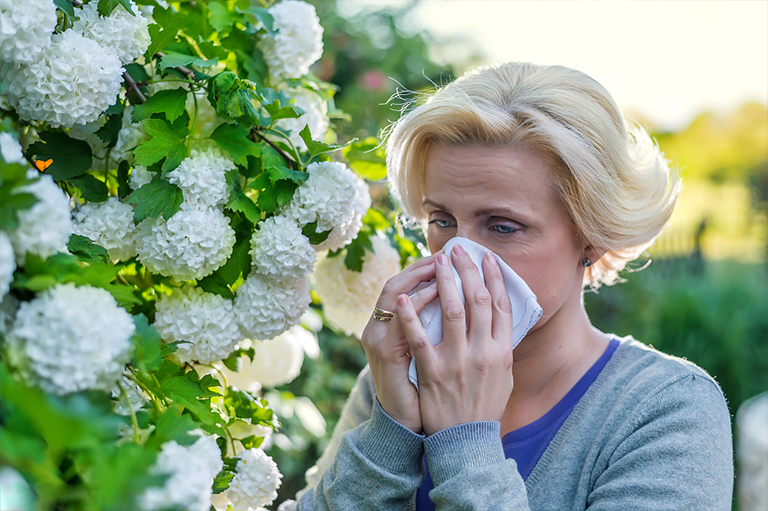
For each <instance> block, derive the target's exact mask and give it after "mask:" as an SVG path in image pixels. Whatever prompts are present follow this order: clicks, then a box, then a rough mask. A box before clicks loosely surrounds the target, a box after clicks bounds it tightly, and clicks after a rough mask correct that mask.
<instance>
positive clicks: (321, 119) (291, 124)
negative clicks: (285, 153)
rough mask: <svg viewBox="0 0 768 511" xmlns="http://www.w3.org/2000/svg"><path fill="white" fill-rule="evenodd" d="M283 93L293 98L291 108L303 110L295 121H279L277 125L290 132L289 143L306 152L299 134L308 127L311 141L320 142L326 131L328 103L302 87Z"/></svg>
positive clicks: (287, 89)
mask: <svg viewBox="0 0 768 511" xmlns="http://www.w3.org/2000/svg"><path fill="white" fill-rule="evenodd" d="M284 90H285V93H286V94H287V95H288V96H289V97H291V98H294V102H293V106H296V107H299V108H301V109H302V110H304V113H303V114H302V115H301V117H298V118H296V119H280V120H279V121H277V125H278V126H279V127H281V128H283V129H285V130H287V131H289V132H290V138H291V142H293V144H294V145H295V146H296V147H298V148H299V149H301V150H306V149H307V145H306V144H305V143H304V140H303V139H302V138H301V136H300V135H299V133H300V132H301V130H303V129H304V126H309V132H310V134H311V135H312V140H322V139H323V136H324V135H325V132H326V131H328V126H329V124H330V123H329V121H328V102H327V101H326V100H325V98H323V97H322V96H321V95H320V94H319V93H318V92H315V91H313V90H310V89H306V88H303V87H300V88H293V89H289V88H285V89H284Z"/></svg>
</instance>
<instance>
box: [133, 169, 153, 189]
mask: <svg viewBox="0 0 768 511" xmlns="http://www.w3.org/2000/svg"><path fill="white" fill-rule="evenodd" d="M153 177H154V174H152V172H151V171H149V170H147V167H145V166H143V165H134V167H133V168H132V169H131V175H130V176H128V186H130V187H131V190H138V189H139V188H141V187H142V186H144V185H145V184H147V183H149V182H150V181H152V178H153Z"/></svg>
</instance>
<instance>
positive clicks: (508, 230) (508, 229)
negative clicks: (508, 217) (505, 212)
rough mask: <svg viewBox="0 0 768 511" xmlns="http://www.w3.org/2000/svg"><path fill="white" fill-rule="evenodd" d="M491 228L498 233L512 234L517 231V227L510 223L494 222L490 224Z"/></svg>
mask: <svg viewBox="0 0 768 511" xmlns="http://www.w3.org/2000/svg"><path fill="white" fill-rule="evenodd" d="M491 230H494V231H496V232H498V233H499V234H512V233H515V232H517V229H515V228H514V227H512V226H511V225H505V224H495V225H492V226H491Z"/></svg>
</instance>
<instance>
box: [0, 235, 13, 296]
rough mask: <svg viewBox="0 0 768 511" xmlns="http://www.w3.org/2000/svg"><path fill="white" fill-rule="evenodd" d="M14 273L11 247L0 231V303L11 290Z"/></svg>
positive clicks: (6, 237) (9, 241) (5, 236)
mask: <svg viewBox="0 0 768 511" xmlns="http://www.w3.org/2000/svg"><path fill="white" fill-rule="evenodd" d="M14 271H16V261H15V260H14V257H13V246H12V245H11V240H9V239H8V235H7V234H5V233H4V232H3V231H0V301H1V300H2V299H3V297H4V296H5V293H7V292H8V290H9V289H10V288H11V282H13V272H14Z"/></svg>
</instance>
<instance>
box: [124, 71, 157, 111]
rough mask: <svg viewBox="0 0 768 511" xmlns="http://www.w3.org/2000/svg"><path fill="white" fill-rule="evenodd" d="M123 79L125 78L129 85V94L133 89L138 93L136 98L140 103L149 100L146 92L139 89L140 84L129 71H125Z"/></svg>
mask: <svg viewBox="0 0 768 511" xmlns="http://www.w3.org/2000/svg"><path fill="white" fill-rule="evenodd" d="M153 69H154V68H153ZM123 80H125V84H126V85H127V86H128V94H130V93H131V91H133V93H134V94H136V100H137V102H138V103H139V104H141V103H146V102H147V98H146V97H144V94H142V93H141V91H140V90H139V85H138V84H137V83H136V80H134V79H133V77H132V76H131V75H129V74H128V71H124V72H123Z"/></svg>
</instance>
